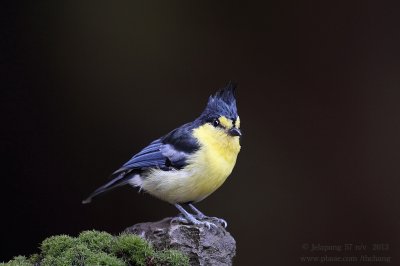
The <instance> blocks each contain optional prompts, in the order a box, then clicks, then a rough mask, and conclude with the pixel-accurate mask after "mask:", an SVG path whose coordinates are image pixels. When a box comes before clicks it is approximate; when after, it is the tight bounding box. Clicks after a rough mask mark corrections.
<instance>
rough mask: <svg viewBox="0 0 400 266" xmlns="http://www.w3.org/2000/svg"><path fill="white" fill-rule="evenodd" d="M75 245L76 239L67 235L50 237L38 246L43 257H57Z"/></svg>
mask: <svg viewBox="0 0 400 266" xmlns="http://www.w3.org/2000/svg"><path fill="white" fill-rule="evenodd" d="M75 245H76V239H75V238H73V237H70V236H67V235H59V236H51V237H49V238H47V239H45V240H44V241H43V242H42V244H41V245H40V249H41V250H42V254H43V256H44V257H45V256H53V257H57V256H59V255H60V254H62V253H63V252H64V251H66V250H67V249H69V248H72V247H73V246H75Z"/></svg>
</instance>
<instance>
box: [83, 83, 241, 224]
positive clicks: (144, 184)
mask: <svg viewBox="0 0 400 266" xmlns="http://www.w3.org/2000/svg"><path fill="white" fill-rule="evenodd" d="M235 88H236V85H235V84H232V83H231V82H230V83H229V84H228V85H227V86H226V87H225V88H222V89H220V90H218V91H217V92H216V93H215V94H214V95H212V96H210V97H209V99H208V103H207V106H206V108H205V110H204V111H203V112H202V114H201V115H200V116H199V117H198V118H197V119H195V120H194V121H193V122H190V123H187V124H184V125H182V126H181V127H178V128H176V129H174V130H172V131H171V132H170V133H168V134H167V135H165V136H163V137H161V138H159V139H157V140H155V141H153V142H151V143H150V145H148V146H147V147H145V148H144V149H143V150H142V151H140V152H139V153H138V154H136V155H135V156H133V157H132V159H130V160H129V161H128V162H126V163H125V164H124V165H123V166H122V167H121V168H119V169H118V170H117V171H115V172H114V173H113V174H112V175H111V177H112V178H113V179H112V180H111V181H110V182H108V183H107V184H105V185H103V186H102V187H100V188H98V189H97V190H95V191H94V192H93V193H92V194H91V195H90V196H89V197H88V198H87V199H86V200H84V201H83V203H89V202H91V200H92V198H94V197H96V196H97V195H99V194H101V193H103V192H106V191H108V190H111V189H113V188H116V187H119V186H122V185H125V184H130V185H132V186H134V187H137V188H139V190H143V191H145V192H147V193H149V194H150V195H153V196H154V197H156V198H158V199H161V200H164V201H166V202H169V203H171V204H174V205H175V207H176V208H178V210H179V211H180V212H181V215H180V216H178V217H176V218H174V221H180V222H184V223H192V224H197V225H205V226H207V227H208V228H210V227H211V226H215V224H214V223H212V222H208V221H205V219H206V218H209V217H207V216H205V215H204V214H203V213H201V212H200V211H199V210H198V209H197V208H195V207H194V206H193V203H196V202H199V201H201V200H203V199H205V198H206V197H207V196H209V195H210V194H211V193H213V192H214V191H215V190H216V189H217V188H219V187H220V186H221V185H222V184H223V183H224V182H225V180H226V178H227V177H228V176H229V175H230V174H231V172H232V170H233V167H234V166H235V163H236V158H237V156H238V153H239V151H240V143H239V139H240V137H241V135H242V134H241V132H240V119H239V116H238V113H237V108H236V99H235V94H234V91H235ZM182 205H187V206H189V207H190V208H191V209H192V210H193V211H194V213H195V214H191V213H189V212H188V211H186V210H185V209H184V208H183V207H182ZM211 220H216V221H217V222H219V223H221V224H223V225H224V226H225V227H226V225H227V224H226V222H225V221H224V220H223V219H219V218H215V217H214V219H211Z"/></svg>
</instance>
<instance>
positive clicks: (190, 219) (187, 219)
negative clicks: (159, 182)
mask: <svg viewBox="0 0 400 266" xmlns="http://www.w3.org/2000/svg"><path fill="white" fill-rule="evenodd" d="M174 205H175V207H176V208H177V209H178V210H179V211H180V212H181V213H182V214H183V216H184V218H183V217H181V216H178V217H175V218H174V219H172V221H171V222H174V221H179V222H184V223H192V224H195V225H205V226H207V227H208V229H210V228H211V227H212V226H216V225H215V224H213V223H210V222H207V221H199V220H197V219H196V218H195V217H194V216H193V215H192V214H190V213H188V212H187V211H186V210H185V209H184V208H183V207H182V206H181V205H179V204H177V203H176V204H174Z"/></svg>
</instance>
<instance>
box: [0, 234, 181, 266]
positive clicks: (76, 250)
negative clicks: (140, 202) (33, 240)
mask: <svg viewBox="0 0 400 266" xmlns="http://www.w3.org/2000/svg"><path fill="white" fill-rule="evenodd" d="M40 250H41V253H40V254H34V255H32V256H30V257H29V258H26V257H24V256H17V257H15V258H14V259H12V260H10V261H9V262H6V263H0V265H7V266H32V265H38V266H39V265H40V266H70V265H76V266H80V265H82V266H83V265H104V266H106V265H107V266H108V265H110V266H124V265H129V266H130V265H137V266H147V265H171V266H173V265H177V266H184V265H189V258H188V257H187V256H186V255H184V254H182V253H181V252H179V251H176V250H170V249H169V250H155V249H154V248H153V246H152V245H151V244H149V243H148V242H146V240H144V239H142V238H140V237H139V236H137V235H134V234H128V233H123V234H121V235H119V236H112V235H110V234H108V233H106V232H99V231H94V230H93V231H84V232H82V233H80V234H79V236H78V237H71V236H67V235H58V236H51V237H49V238H47V239H45V240H44V241H43V242H42V243H41V245H40Z"/></svg>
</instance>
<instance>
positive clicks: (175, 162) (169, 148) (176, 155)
mask: <svg viewBox="0 0 400 266" xmlns="http://www.w3.org/2000/svg"><path fill="white" fill-rule="evenodd" d="M186 158H187V153H186V152H183V151H179V150H177V149H176V148H175V147H174V146H173V145H172V144H166V143H163V142H162V140H161V139H157V140H155V141H153V142H152V143H150V145H148V146H147V147H145V148H144V149H143V150H141V151H140V152H139V153H137V154H136V155H135V156H133V157H132V158H131V159H130V160H129V161H127V162H126V163H125V164H124V165H123V166H122V167H121V168H120V169H118V170H117V171H115V172H114V173H113V175H115V174H120V173H122V172H129V171H132V170H146V169H148V168H159V169H162V170H166V171H167V170H171V169H180V168H182V167H184V166H185V162H186Z"/></svg>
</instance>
